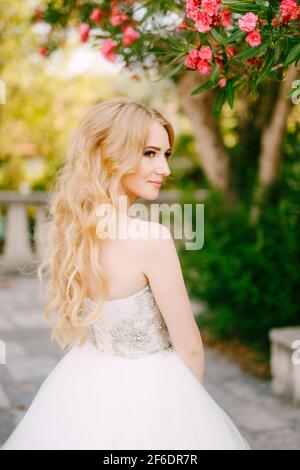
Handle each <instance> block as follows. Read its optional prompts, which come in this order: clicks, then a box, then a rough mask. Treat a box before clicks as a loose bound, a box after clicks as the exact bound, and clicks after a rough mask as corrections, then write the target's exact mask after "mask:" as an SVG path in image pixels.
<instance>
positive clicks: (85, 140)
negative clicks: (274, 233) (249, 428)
mask: <svg viewBox="0 0 300 470" xmlns="http://www.w3.org/2000/svg"><path fill="white" fill-rule="evenodd" d="M173 147H174V131H173V129H172V126H171V125H170V123H169V122H168V121H167V120H166V119H165V118H164V117H163V116H162V115H161V114H160V113H159V112H158V111H157V110H155V109H153V108H147V107H145V106H144V105H143V104H141V103H138V102H136V101H133V100H130V99H127V98H115V99H111V100H107V101H104V102H102V103H99V104H97V105H95V106H94V107H93V108H92V109H91V110H90V111H89V112H88V113H87V114H86V116H85V117H84V118H83V120H82V121H81V123H80V124H79V127H78V129H77V130H76V132H75V133H74V135H73V138H72V141H71V144H70V147H69V151H68V155H67V161H66V163H65V165H64V167H63V168H62V169H61V170H60V171H59V173H58V177H57V181H56V186H55V188H54V191H53V192H52V196H51V199H50V201H49V221H48V223H47V226H46V230H45V233H44V240H45V253H44V256H45V259H44V260H43V261H42V263H41V265H40V266H39V269H38V275H39V278H40V280H42V276H43V274H50V277H49V279H48V282H49V283H48V289H47V294H48V299H49V302H48V304H47V306H46V309H45V315H46V318H47V320H48V321H49V323H50V325H51V327H52V338H53V339H55V340H57V342H58V343H59V344H60V345H61V346H62V348H64V349H67V352H66V354H65V355H64V356H63V358H62V359H61V360H60V362H59V363H58V364H57V365H56V366H55V367H54V368H53V369H52V371H51V372H50V374H49V375H48V377H47V378H46V379H45V381H44V382H43V384H42V386H41V388H40V389H39V391H38V393H37V395H36V396H35V398H34V400H33V402H32V404H31V406H30V407H29V409H28V411H27V412H26V414H25V416H24V417H23V419H22V420H21V422H20V423H19V424H18V426H17V427H16V428H15V430H14V431H13V433H12V434H11V436H10V437H9V438H8V440H7V441H6V443H5V444H4V446H3V447H2V450H9V449H35V450H37V449H39V450H46V449H96V450H100V449H111V450H113V449H134V450H136V449H145V450H147V449H194V450H197V449H218V450H219V449H232V450H234V449H236V450H241V449H242V450H243V449H244V450H247V449H249V446H248V444H247V442H246V441H245V440H244V438H243V437H242V436H241V434H240V433H239V431H238V429H237V428H236V426H235V424H234V423H233V422H232V420H231V419H230V418H229V416H228V415H227V414H226V413H225V411H224V410H223V409H222V408H221V407H220V406H219V405H218V404H217V403H216V402H215V401H214V400H213V399H212V397H211V396H210V395H209V394H208V392H207V391H206V389H205V386H204V382H203V372H204V352H203V345H202V341H201V335H200V332H199V329H198V327H197V324H196V322H195V319H194V316H193V312H192V308H191V304H190V301H189V298H188V294H187V290H186V287H185V283H184V279H183V275H182V271H181V266H180V262H179V259H178V255H177V252H176V248H175V245H174V240H173V237H172V236H171V232H170V230H169V229H168V228H167V227H166V226H164V225H163V224H159V223H158V222H157V221H151V220H150V221H149V220H144V219H143V218H142V219H139V218H135V217H132V216H131V215H130V212H129V209H130V208H131V206H132V204H133V203H134V202H135V201H136V200H137V199H139V198H141V199H143V200H146V201H154V200H155V199H157V197H158V195H159V190H160V186H161V184H162V183H163V182H164V181H165V179H166V178H167V177H168V176H169V175H170V167H169V164H170V156H171V153H172V149H173ZM120 198H123V200H124V198H125V201H126V203H127V204H126V208H125V210H124V209H122V207H123V206H120V204H119V200H120ZM103 207H105V208H107V207H108V208H111V209H112V210H111V211H109V210H108V212H107V213H106V215H105V211H103V213H102V215H101V208H103ZM120 207H121V208H120ZM99 214H100V215H99ZM113 215H116V216H117V217H115V218H113ZM111 220H114V222H113V223H112V224H111V223H110V221H111ZM109 227H110V228H111V227H113V228H114V229H115V230H114V231H112V230H108V228H109ZM120 228H122V230H123V232H121V230H119V229H120ZM124 231H125V232H124ZM120 233H123V236H120ZM124 233H125V236H124ZM153 233H154V234H155V236H153ZM133 234H134V236H133ZM53 313H54V314H53Z"/></svg>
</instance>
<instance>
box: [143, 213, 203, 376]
mask: <svg viewBox="0 0 300 470" xmlns="http://www.w3.org/2000/svg"><path fill="white" fill-rule="evenodd" d="M148 224H149V226H150V225H151V226H152V227H153V226H156V228H158V229H159V234H160V235H159V237H157V238H150V237H149V238H148V239H147V240H144V241H143V243H142V245H143V246H142V253H141V256H142V260H143V261H142V264H143V272H144V274H145V276H146V277H147V278H148V280H149V282H150V286H151V289H152V291H153V294H154V297H155V300H156V302H157V304H158V306H159V309H160V311H161V313H162V315H163V317H164V319H165V322H166V325H167V327H168V330H169V334H170V339H171V341H172V344H173V346H174V349H175V350H176V352H177V353H178V355H179V356H180V357H181V358H182V360H183V361H184V362H185V364H186V365H187V366H188V367H189V369H190V370H191V372H192V373H193V374H194V375H195V376H196V377H197V379H198V380H199V381H200V383H201V384H203V374H204V349H203V343H202V339H201V334H200V331H199V328H198V326H197V323H196V321H195V318H194V314H193V310H192V306H191V303H190V300H189V297H188V293H187V289H186V286H185V282H184V279H183V274H182V269H181V265H180V261H179V258H178V254H177V251H176V247H175V243H174V240H173V237H172V234H171V232H170V231H169V230H168V229H167V228H166V227H165V226H164V225H161V224H158V223H156V222H148Z"/></svg>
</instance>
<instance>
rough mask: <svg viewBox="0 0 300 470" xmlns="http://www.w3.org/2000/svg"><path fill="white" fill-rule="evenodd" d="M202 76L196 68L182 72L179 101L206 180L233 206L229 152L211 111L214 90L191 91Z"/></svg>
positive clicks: (178, 85)
mask: <svg viewBox="0 0 300 470" xmlns="http://www.w3.org/2000/svg"><path fill="white" fill-rule="evenodd" d="M205 80H206V79H205V78H204V79H203V78H202V77H201V76H200V75H199V74H197V73H196V72H193V71H187V72H185V73H184V74H183V75H182V76H181V77H180V79H179V81H178V83H177V88H178V98H179V103H180V105H181V107H182V109H183V111H184V112H185V114H186V115H187V116H188V117H189V118H190V120H191V123H192V126H193V130H194V133H195V139H196V145H197V149H198V158H199V162H200V164H201V167H202V168H203V171H204V173H205V175H206V177H207V179H208V181H209V182H210V184H211V185H212V186H213V187H214V188H215V189H217V190H218V191H219V192H220V193H221V194H222V196H223V197H224V200H225V202H226V203H227V205H228V207H231V208H232V207H234V206H235V204H236V202H237V194H236V192H235V190H234V188H233V187H232V185H231V170H230V159H229V155H228V153H227V152H226V150H225V148H224V144H223V141H222V136H221V134H220V130H219V127H218V120H217V118H215V117H214V116H213V113H212V109H213V104H214V93H213V92H212V91H205V92H204V93H200V94H198V95H191V92H192V91H193V90H194V89H195V88H197V87H198V86H200V85H201V84H202V83H203V82H204V81H205Z"/></svg>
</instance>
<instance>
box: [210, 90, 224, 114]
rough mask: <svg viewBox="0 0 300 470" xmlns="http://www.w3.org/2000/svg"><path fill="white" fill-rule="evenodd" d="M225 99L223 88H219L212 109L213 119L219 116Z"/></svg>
mask: <svg viewBox="0 0 300 470" xmlns="http://www.w3.org/2000/svg"><path fill="white" fill-rule="evenodd" d="M225 99H226V90H225V87H224V88H219V89H218V91H217V96H216V99H215V103H214V107H213V115H214V116H215V117H217V116H219V114H220V112H221V109H222V107H223V104H224V102H225Z"/></svg>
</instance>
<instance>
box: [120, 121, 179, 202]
mask: <svg viewBox="0 0 300 470" xmlns="http://www.w3.org/2000/svg"><path fill="white" fill-rule="evenodd" d="M170 155H171V149H170V142H169V136H168V133H167V131H166V129H165V128H164V127H163V126H162V125H161V124H160V123H159V122H158V121H152V123H151V127H150V134H149V138H148V141H147V145H146V147H145V149H144V153H143V155H142V156H141V159H140V161H139V164H138V167H137V169H136V171H135V172H134V173H132V174H130V175H126V176H124V177H123V178H122V184H123V188H124V191H125V193H126V195H127V196H128V198H129V200H130V202H134V201H135V199H137V198H142V199H145V200H153V199H156V198H157V197H158V195H159V190H160V187H161V184H162V183H163V182H164V180H165V178H166V177H167V176H169V175H170V173H171V171H170V168H169V164H168V160H169V158H170ZM155 183H156V184H155ZM158 183H159V184H158Z"/></svg>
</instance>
